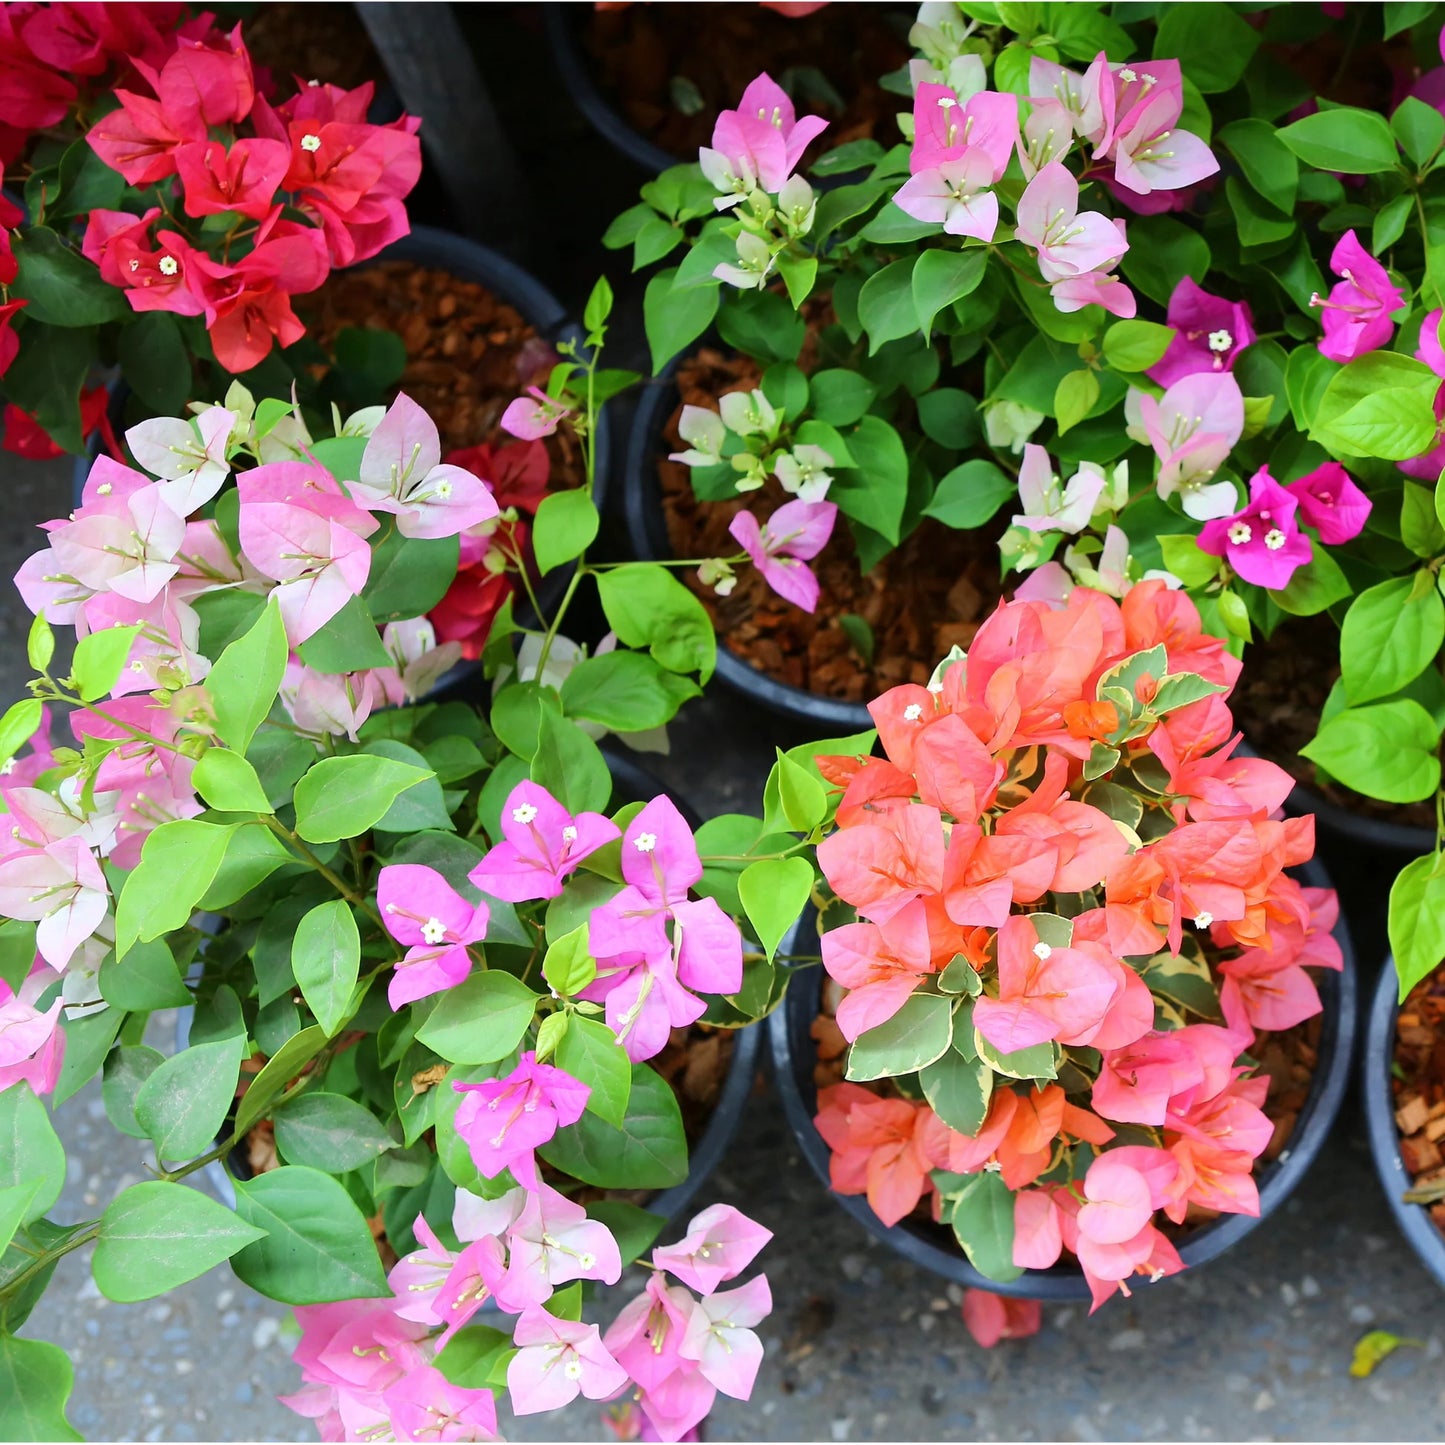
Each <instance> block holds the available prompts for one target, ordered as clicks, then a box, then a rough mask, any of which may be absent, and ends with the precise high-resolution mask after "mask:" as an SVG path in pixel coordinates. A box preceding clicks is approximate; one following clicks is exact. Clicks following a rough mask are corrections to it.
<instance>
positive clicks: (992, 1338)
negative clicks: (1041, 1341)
mask: <svg viewBox="0 0 1445 1445" xmlns="http://www.w3.org/2000/svg"><path fill="white" fill-rule="evenodd" d="M963 1322H964V1324H965V1325H967V1326H968V1332H969V1334H971V1335H972V1336H973V1337H974V1339H975V1340H977V1341H978V1343H979V1344H980V1345H982V1346H983V1347H984V1349H986V1350H991V1349H992V1348H993V1347H994V1346H995V1345H996V1344H998V1342H999V1341H1000V1340H1022V1339H1027V1338H1028V1337H1029V1336H1030V1335H1036V1334H1038V1332H1039V1331H1040V1330H1041V1329H1042V1328H1043V1322H1044V1315H1043V1306H1042V1305H1041V1304H1040V1303H1039V1302H1038V1300H1036V1299H1006V1298H1005V1297H1004V1296H1003V1295H998V1294H992V1293H990V1292H989V1291H988V1290H986V1289H970V1290H965V1291H964V1293H963Z"/></svg>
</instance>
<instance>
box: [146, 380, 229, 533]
mask: <svg viewBox="0 0 1445 1445" xmlns="http://www.w3.org/2000/svg"><path fill="white" fill-rule="evenodd" d="M235 424H236V416H235V413H234V412H229V411H227V410H226V409H225V408H224V407H220V406H211V407H207V408H206V409H205V411H203V412H201V413H200V414H199V415H198V416H196V417H195V418H194V419H192V420H190V421H185V420H183V419H182V418H180V417H169V416H158V417H152V418H150V419H149V420H147V421H143V422H138V423H137V424H136V425H135V426H133V427H131V429H130V430H129V431H128V432H126V434H125V441H126V445H127V446H128V447H129V448H130V451H131V455H132V456H133V457H134V458H135V459H136V461H138V462H139V463H140V464H141V466H143V467H144V468H145V469H146V470H147V471H148V472H149V473H150V474H151V475H152V476H155V477H160V478H161V479H162V480H161V485H160V495H161V499H162V500H163V501H164V502H165V504H166V505H167V506H168V507H169V508H170V509H171V510H172V511H173V512H175V513H176V514H177V515H178V516H181V517H189V516H190V515H191V513H192V512H194V511H196V510H197V508H199V507H201V506H204V505H205V503H207V502H209V501H210V500H211V498H212V497H214V496H215V495H216V493H217V492H219V491H220V490H221V487H222V486H223V485H224V484H225V481H226V478H227V477H228V476H230V474H231V466H230V463H229V462H228V461H227V460H226V444H227V442H228V441H229V440H230V436H231V428H232V427H233V426H235Z"/></svg>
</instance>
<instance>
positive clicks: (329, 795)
mask: <svg viewBox="0 0 1445 1445" xmlns="http://www.w3.org/2000/svg"><path fill="white" fill-rule="evenodd" d="M432 776H434V775H433V774H432V773H430V772H426V771H423V770H422V769H420V768H415V767H411V766H409V765H408V764H406V763H398V762H394V761H392V760H391V759H390V758H379V757H371V756H368V755H366V754H358V755H355V756H352V757H345V758H322V759H321V761H320V762H317V763H313V764H312V766H311V767H310V768H309V769H308V770H307V772H306V776H305V777H303V778H302V779H301V781H300V782H299V783H297V784H296V795H295V803H296V831H297V832H298V833H300V835H301V836H302V837H303V838H304V839H306V841H307V842H308V843H335V842H337V841H339V840H340V839H342V838H356V837H359V836H360V835H361V834H362V833H365V832H366V831H367V829H368V828H371V827H373V826H374V825H375V824H376V823H377V822H378V821H379V820H380V819H381V818H382V817H384V816H385V814H386V811H387V809H388V808H390V807H391V805H392V803H393V802H394V801H395V800H396V799H397V798H399V797H400V796H401V794H402V793H404V792H405V791H406V790H407V789H408V788H411V787H415V785H416V784H417V783H419V782H421V781H422V780H423V779H425V778H429V777H432ZM165 826H167V827H174V826H175V824H166V825H165ZM151 836H152V837H154V836H155V835H154V834H152V835H151Z"/></svg>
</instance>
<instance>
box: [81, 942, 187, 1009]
mask: <svg viewBox="0 0 1445 1445" xmlns="http://www.w3.org/2000/svg"><path fill="white" fill-rule="evenodd" d="M99 983H100V993H101V997H102V998H104V999H105V1001H106V1003H108V1004H109V1005H110V1006H111V1008H113V1009H119V1010H121V1011H122V1012H125V1013H152V1012H154V1011H155V1010H156V1009H162V1008H184V1007H185V1006H186V1005H187V1004H189V1003H190V1002H191V993H190V990H189V989H188V988H187V987H186V985H185V982H184V981H183V980H182V978H181V971H180V969H178V968H177V967H176V961H175V959H174V958H172V957H171V951H170V949H169V948H168V947H167V946H166V941H165V939H163V938H156V939H152V940H151V942H149V943H138V944H136V945H135V947H134V948H132V949H131V950H130V951H129V952H128V953H127V954H126V956H125V957H124V958H117V957H116V956H115V955H114V954H109V955H107V957H106V959H105V961H104V962H103V963H102V964H101V966H100V977H99Z"/></svg>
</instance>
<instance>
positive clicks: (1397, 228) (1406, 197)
mask: <svg viewBox="0 0 1445 1445" xmlns="http://www.w3.org/2000/svg"><path fill="white" fill-rule="evenodd" d="M1413 213H1414V197H1413V196H1412V195H1411V194H1410V193H1409V192H1408V191H1406V192H1405V193H1404V194H1402V195H1398V196H1396V197H1395V199H1394V200H1393V201H1387V202H1386V203H1385V204H1384V205H1383V206H1381V207H1380V209H1379V210H1378V211H1376V212H1375V223H1374V225H1373V227H1371V230H1370V250H1371V251H1373V252H1374V254H1375V255H1377V256H1381V255H1383V254H1384V253H1385V252H1386V251H1388V250H1389V249H1390V247H1391V246H1393V245H1394V244H1395V242H1396V241H1398V240H1399V239H1400V237H1401V236H1403V235H1404V234H1405V227H1406V226H1408V225H1409V224H1410V217H1411V215H1412V214H1413Z"/></svg>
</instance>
